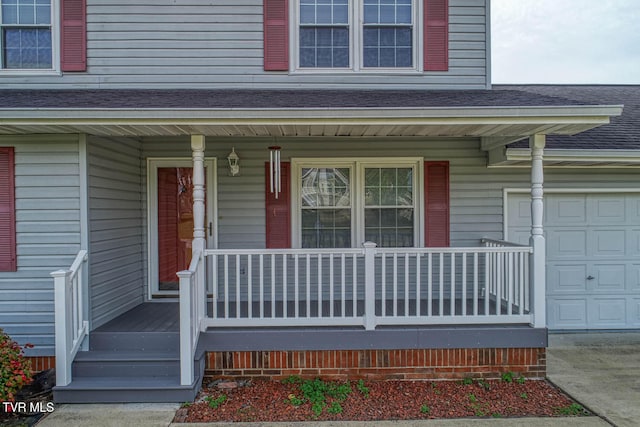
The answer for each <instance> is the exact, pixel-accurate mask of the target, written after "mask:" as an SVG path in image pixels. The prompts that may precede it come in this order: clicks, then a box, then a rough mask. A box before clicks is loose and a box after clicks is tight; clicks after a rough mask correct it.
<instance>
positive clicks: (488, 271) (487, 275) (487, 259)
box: [484, 253, 491, 316]
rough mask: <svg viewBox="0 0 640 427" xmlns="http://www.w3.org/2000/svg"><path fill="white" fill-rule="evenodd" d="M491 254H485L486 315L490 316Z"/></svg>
mask: <svg viewBox="0 0 640 427" xmlns="http://www.w3.org/2000/svg"><path fill="white" fill-rule="evenodd" d="M490 266H491V254H490V253H485V254H484V315H485V316H488V315H489V314H490V313H489V299H490V295H491V292H490V289H489V287H490V283H491V269H490Z"/></svg>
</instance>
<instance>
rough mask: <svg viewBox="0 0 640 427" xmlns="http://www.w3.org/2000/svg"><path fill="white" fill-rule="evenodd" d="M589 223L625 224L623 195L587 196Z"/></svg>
mask: <svg viewBox="0 0 640 427" xmlns="http://www.w3.org/2000/svg"><path fill="white" fill-rule="evenodd" d="M588 205H589V208H588V213H589V218H588V222H589V224H594V225H597V224H607V225H610V224H625V223H626V222H627V219H626V217H627V216H626V206H625V196H605V195H592V196H591V197H590V198H589V204H588Z"/></svg>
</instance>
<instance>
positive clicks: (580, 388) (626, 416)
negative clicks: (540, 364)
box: [547, 332, 640, 427]
mask: <svg viewBox="0 0 640 427" xmlns="http://www.w3.org/2000/svg"><path fill="white" fill-rule="evenodd" d="M547 376H548V377H549V379H550V380H551V381H552V382H554V383H555V384H556V385H558V386H560V388H562V389H563V390H565V391H566V392H567V393H569V394H570V395H571V396H572V397H574V398H575V399H576V400H578V401H579V402H580V403H582V404H583V405H584V406H586V407H587V408H588V409H590V410H591V411H593V412H595V413H596V414H598V415H599V416H601V417H602V418H604V419H605V420H607V421H608V422H610V423H611V424H613V425H615V426H618V427H626V426H634V427H637V426H640V332H623V333H622V332H621V333H593V332H592V333H589V334H550V335H549V349H548V352H547Z"/></svg>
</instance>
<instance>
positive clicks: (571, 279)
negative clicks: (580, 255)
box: [547, 263, 587, 294]
mask: <svg viewBox="0 0 640 427" xmlns="http://www.w3.org/2000/svg"><path fill="white" fill-rule="evenodd" d="M586 277H587V265H586V264H584V263H582V264H555V263H554V264H548V265H547V285H548V288H547V291H548V292H547V293H548V294H562V293H565V294H566V293H575V292H584V291H586V290H587V285H586V283H587V280H586Z"/></svg>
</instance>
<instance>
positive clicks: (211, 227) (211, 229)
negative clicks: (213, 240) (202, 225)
mask: <svg viewBox="0 0 640 427" xmlns="http://www.w3.org/2000/svg"><path fill="white" fill-rule="evenodd" d="M209 236H213V222H209Z"/></svg>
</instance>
